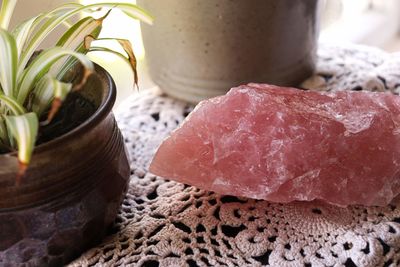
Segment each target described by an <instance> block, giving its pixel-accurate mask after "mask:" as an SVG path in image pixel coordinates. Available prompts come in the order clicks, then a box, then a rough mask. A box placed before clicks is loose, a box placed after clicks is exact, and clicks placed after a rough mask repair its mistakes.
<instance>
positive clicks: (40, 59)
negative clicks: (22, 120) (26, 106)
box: [17, 47, 94, 103]
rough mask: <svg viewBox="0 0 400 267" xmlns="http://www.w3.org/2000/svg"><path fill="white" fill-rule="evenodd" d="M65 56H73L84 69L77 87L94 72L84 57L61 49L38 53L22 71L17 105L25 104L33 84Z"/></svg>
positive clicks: (56, 48)
mask: <svg viewBox="0 0 400 267" xmlns="http://www.w3.org/2000/svg"><path fill="white" fill-rule="evenodd" d="M65 56H73V57H74V58H76V59H77V60H79V61H80V62H81V63H82V65H83V67H84V71H85V74H84V79H83V80H82V81H81V83H80V84H79V85H77V86H81V85H82V83H84V82H85V81H86V78H87V76H88V74H90V73H91V72H92V71H93V70H94V66H93V63H92V62H91V61H90V60H89V59H88V58H87V57H86V56H85V55H84V54H80V53H77V52H74V51H70V50H68V49H64V48H61V47H53V48H50V49H48V50H45V51H43V52H42V53H40V54H39V55H38V56H37V57H36V58H35V59H34V61H33V62H32V63H31V64H30V65H29V66H28V68H27V69H26V70H24V72H23V75H22V77H21V80H20V81H19V85H18V97H17V100H18V102H19V103H25V100H26V97H27V96H28V94H29V93H30V92H31V91H32V89H33V88H34V86H35V84H36V83H37V82H38V81H39V80H40V79H41V78H42V77H43V76H44V75H45V74H46V73H47V72H48V70H49V69H50V68H51V66H52V65H53V64H54V63H55V62H57V61H58V60H60V59H61V58H63V57H65Z"/></svg>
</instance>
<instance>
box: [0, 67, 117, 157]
mask: <svg viewBox="0 0 400 267" xmlns="http://www.w3.org/2000/svg"><path fill="white" fill-rule="evenodd" d="M93 64H94V66H95V73H94V74H92V75H96V77H97V79H99V80H101V84H102V85H103V88H102V89H103V93H104V94H103V99H102V101H101V104H100V105H99V107H97V109H96V111H95V112H94V113H93V114H92V115H91V116H90V117H89V118H88V119H87V120H86V121H84V122H83V123H82V124H80V125H79V126H77V127H76V128H74V129H72V130H71V131H69V132H67V133H65V134H62V135H60V136H58V137H56V138H54V139H52V140H50V141H48V142H46V143H43V144H40V145H38V146H35V148H34V150H33V154H37V153H44V152H45V151H48V150H52V149H57V146H61V145H63V143H65V142H68V141H69V140H71V139H73V138H77V137H79V136H80V135H82V134H83V133H85V132H88V131H89V130H90V129H92V128H94V127H95V126H96V125H98V124H99V123H100V122H101V121H103V120H104V119H105V118H106V117H107V116H108V114H109V113H110V112H111V110H112V108H113V106H114V103H115V99H116V95H117V90H116V86H115V83H114V80H113V79H112V77H111V75H110V73H108V72H107V71H106V70H105V69H104V68H103V67H101V66H100V65H98V64H97V63H94V62H93ZM16 156H17V152H16V151H13V152H9V153H4V154H0V158H1V157H16Z"/></svg>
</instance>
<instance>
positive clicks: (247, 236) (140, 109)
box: [71, 45, 400, 267]
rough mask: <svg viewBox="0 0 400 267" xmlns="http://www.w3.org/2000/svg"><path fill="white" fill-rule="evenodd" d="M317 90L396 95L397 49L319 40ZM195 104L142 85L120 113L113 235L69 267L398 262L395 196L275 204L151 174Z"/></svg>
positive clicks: (309, 84) (399, 216) (312, 82)
mask: <svg viewBox="0 0 400 267" xmlns="http://www.w3.org/2000/svg"><path fill="white" fill-rule="evenodd" d="M302 86H303V87H306V88H312V89H315V90H373V91H387V90H389V91H392V92H395V93H397V92H399V90H400V89H399V88H400V54H399V55H398V54H387V53H385V52H383V51H380V50H377V49H373V48H369V47H362V46H354V45H353V46H352V45H350V46H349V45H347V46H343V45H336V46H332V45H329V46H328V45H321V46H320V49H319V53H318V64H317V74H316V75H314V76H313V77H311V78H310V79H308V80H307V81H306V82H304V83H303V85H302ZM192 108H193V107H192V106H191V105H189V104H186V103H184V102H180V101H178V100H174V99H172V98H169V97H167V96H164V95H162V93H161V92H160V91H158V90H157V89H152V90H145V91H142V92H140V93H138V94H136V95H134V96H132V97H130V98H129V99H127V100H126V101H125V103H124V104H123V105H122V106H121V108H119V110H118V112H117V119H118V121H119V126H120V128H121V130H122V132H123V134H124V137H125V142H126V145H127V148H128V151H129V154H130V157H131V169H132V172H131V173H132V176H131V182H130V187H129V191H128V194H127V196H126V198H125V200H124V202H123V204H122V207H121V210H120V213H119V215H118V218H117V220H116V226H115V228H114V232H113V233H111V234H110V235H109V236H108V237H106V238H105V240H104V241H103V243H102V244H101V245H99V246H98V247H95V248H93V249H91V250H89V251H87V252H86V253H84V254H83V255H82V256H81V257H80V258H78V259H77V260H75V261H74V262H73V263H72V264H71V266H190V267H192V266H264V265H269V266H347V267H353V266H400V200H399V199H397V200H395V201H394V202H393V203H392V204H391V205H389V206H387V207H383V208H382V207H363V206H351V207H348V208H338V207H335V206H330V205H326V204H323V203H319V202H310V203H305V202H297V203H292V204H285V205H283V204H274V203H269V202H267V201H259V200H252V199H245V198H236V197H232V196H222V195H218V194H215V193H213V192H207V191H204V190H199V189H197V188H194V187H191V186H187V185H184V184H180V183H176V182H172V181H168V180H164V179H162V178H159V177H156V176H154V175H152V174H151V173H148V172H147V166H148V165H149V163H150V160H151V158H152V156H153V154H154V152H155V150H156V148H157V146H158V145H159V144H160V142H161V141H162V140H163V138H165V137H166V136H167V135H168V134H169V133H170V132H171V131H172V130H174V129H175V128H176V127H177V126H178V125H179V124H180V123H181V122H182V120H183V119H184V118H185V116H186V115H187V114H188V113H189V112H190V111H191V109H192Z"/></svg>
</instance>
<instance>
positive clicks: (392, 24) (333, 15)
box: [320, 0, 400, 51]
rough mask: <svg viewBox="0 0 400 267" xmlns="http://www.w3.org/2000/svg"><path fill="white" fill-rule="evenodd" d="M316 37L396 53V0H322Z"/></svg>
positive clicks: (398, 45) (399, 3)
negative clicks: (319, 26)
mask: <svg viewBox="0 0 400 267" xmlns="http://www.w3.org/2000/svg"><path fill="white" fill-rule="evenodd" d="M321 11H322V12H321V34H320V38H321V39H322V40H324V41H328V42H338V41H339V42H352V43H359V44H366V45H371V46H377V47H381V48H383V49H386V50H390V51H394V50H400V42H399V35H398V33H399V28H400V27H399V26H400V20H399V18H400V1H398V0H322V1H321Z"/></svg>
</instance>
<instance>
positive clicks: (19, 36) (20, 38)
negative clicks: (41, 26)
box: [12, 15, 43, 56]
mask: <svg viewBox="0 0 400 267" xmlns="http://www.w3.org/2000/svg"><path fill="white" fill-rule="evenodd" d="M42 18H43V15H41V16H37V17H33V18H31V19H28V20H27V21H24V22H23V23H21V24H19V25H18V26H17V27H16V28H15V29H14V30H13V31H12V35H13V36H14V38H15V41H16V43H17V48H18V56H20V55H21V53H22V50H23V48H24V46H25V44H26V42H27V40H28V38H29V35H30V33H31V32H32V30H33V28H34V26H35V24H36V23H38V22H39V21H41V19H42Z"/></svg>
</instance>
